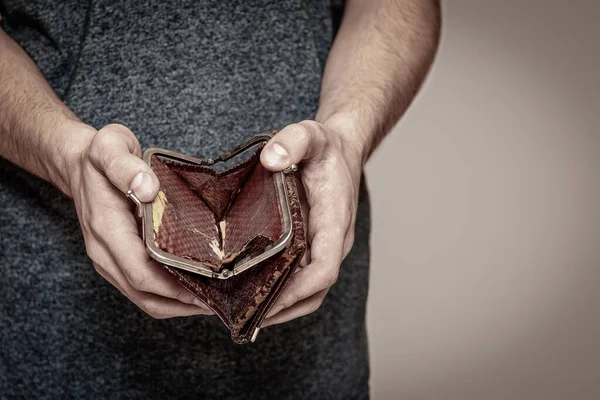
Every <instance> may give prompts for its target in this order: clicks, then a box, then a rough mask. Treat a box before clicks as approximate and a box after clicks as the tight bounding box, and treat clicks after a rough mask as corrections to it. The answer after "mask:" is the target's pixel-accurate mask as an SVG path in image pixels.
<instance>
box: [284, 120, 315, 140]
mask: <svg viewBox="0 0 600 400" xmlns="http://www.w3.org/2000/svg"><path fill="white" fill-rule="evenodd" d="M288 129H289V133H290V136H295V137H297V138H299V139H300V140H308V139H309V137H310V133H309V132H308V129H307V128H306V127H305V126H304V125H302V124H300V123H298V124H292V125H290V126H289V127H288Z"/></svg>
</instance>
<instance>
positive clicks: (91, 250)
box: [85, 243, 100, 271]
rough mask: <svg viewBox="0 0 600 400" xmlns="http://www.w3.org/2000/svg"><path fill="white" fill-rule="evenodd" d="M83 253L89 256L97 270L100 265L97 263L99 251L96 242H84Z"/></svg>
mask: <svg viewBox="0 0 600 400" xmlns="http://www.w3.org/2000/svg"><path fill="white" fill-rule="evenodd" d="M85 253H86V254H87V256H88V257H89V258H90V260H92V262H93V263H94V269H95V270H96V271H98V267H100V265H98V264H99V263H100V252H99V249H98V246H97V245H96V244H88V243H86V244H85Z"/></svg>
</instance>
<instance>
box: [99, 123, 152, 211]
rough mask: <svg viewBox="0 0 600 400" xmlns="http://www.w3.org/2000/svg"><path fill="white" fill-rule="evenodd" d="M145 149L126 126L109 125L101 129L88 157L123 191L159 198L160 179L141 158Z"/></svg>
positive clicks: (148, 199)
mask: <svg viewBox="0 0 600 400" xmlns="http://www.w3.org/2000/svg"><path fill="white" fill-rule="evenodd" d="M141 153H142V150H141V148H140V144H139V142H138V140H137V138H136V137H135V135H134V134H133V133H132V132H131V131H130V130H129V129H128V128H126V127H125V126H123V125H118V124H111V125H107V126H105V127H104V128H102V129H100V130H99V131H98V132H97V133H96V135H95V136H94V139H93V140H92V143H91V144H90V149H89V156H90V159H91V161H92V164H93V165H94V167H96V169H98V170H99V171H100V172H102V173H103V174H104V175H106V177H107V178H108V180H109V181H110V182H111V183H112V184H113V185H114V186H116V187H117V188H118V189H119V190H120V191H121V192H127V190H129V189H132V190H133V193H134V194H135V195H136V196H137V197H138V198H139V199H140V200H141V201H142V202H150V201H152V200H153V199H154V197H156V194H157V192H158V189H159V181H158V178H157V177H156V175H155V174H154V172H153V171H152V170H151V169H150V167H149V166H148V165H147V164H146V163H145V162H144V161H143V160H142V159H141V158H140V156H141Z"/></svg>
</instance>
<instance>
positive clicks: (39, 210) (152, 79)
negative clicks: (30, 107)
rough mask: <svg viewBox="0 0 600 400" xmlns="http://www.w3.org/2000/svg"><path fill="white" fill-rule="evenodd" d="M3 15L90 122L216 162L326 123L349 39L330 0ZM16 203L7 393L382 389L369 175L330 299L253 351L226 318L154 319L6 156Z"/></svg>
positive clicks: (8, 229) (55, 7) (0, 279)
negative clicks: (372, 372) (323, 103)
mask: <svg viewBox="0 0 600 400" xmlns="http://www.w3.org/2000/svg"><path fill="white" fill-rule="evenodd" d="M0 13H1V14H2V17H3V19H2V22H1V24H2V26H3V27H4V28H5V29H6V31H7V32H8V33H9V34H10V35H11V36H12V37H13V38H14V39H15V40H16V41H17V42H18V43H19V44H20V45H21V46H22V47H23V48H24V49H25V50H26V51H27V52H28V53H29V55H30V56H31V57H32V58H33V59H34V61H35V62H36V63H37V64H38V66H39V68H40V69H41V71H42V72H43V73H44V75H45V76H46V77H47V79H48V81H49V82H50V84H51V85H52V87H53V88H54V89H55V90H56V92H57V93H58V95H59V96H60V97H61V98H62V99H63V101H64V102H65V103H66V104H67V105H68V106H69V107H70V108H71V109H72V110H73V111H74V112H75V113H76V114H77V115H78V116H79V117H80V118H82V119H83V120H84V121H86V122H87V123H89V124H91V125H93V126H95V127H97V128H99V127H102V126H103V125H105V124H108V123H112V122H118V123H122V124H124V125H127V126H128V127H129V128H131V129H132V131H133V132H134V133H135V134H136V135H137V136H138V138H139V140H140V143H141V144H142V147H143V148H146V147H151V146H157V147H164V148H169V149H172V150H175V151H179V152H184V153H186V154H190V155H194V156H198V157H209V156H212V155H215V154H220V153H222V152H223V151H224V150H226V149H228V148H230V147H232V146H233V145H236V144H238V143H239V142H241V141H243V140H244V139H246V138H248V137H250V136H251V135H253V134H254V133H257V132H261V131H265V130H269V129H273V128H281V127H283V126H285V125H286V124H288V123H292V122H296V121H299V120H302V119H310V118H312V117H313V116H314V113H315V111H316V108H317V105H318V99H319V97H318V96H319V86H320V80H321V73H322V69H323V66H324V62H325V58H326V56H327V52H328V50H329V46H330V42H331V36H332V28H331V20H330V13H329V2H328V1H327V0H246V1H243V0H235V1H223V0H200V1H192V0H190V1H116V0H90V1H79V0H67V1H52V0H37V1H29V0H0ZM1 104H2V100H1V99H0V107H1ZM0 203H1V204H2V209H3V210H2V211H1V212H0V266H1V268H2V271H1V273H0V287H1V288H2V289H1V290H0V335H1V338H2V340H1V342H0V397H1V398H4V397H6V398H11V397H30V398H33V397H35V398H72V397H77V398H161V399H163V398H170V397H182V398H187V397H190V398H206V399H221V398H223V399H242V398H243V399H271V398H273V399H288V398H289V399H300V398H307V399H317V398H323V399H354V398H356V399H359V398H360V399H362V398H366V397H368V377H369V367H368V352H367V340H366V330H365V306H366V298H367V288H368V263H369V253H368V236H369V206H368V198H367V194H366V190H365V187H364V185H362V188H361V195H360V205H359V212H358V218H357V228H356V243H355V246H354V249H353V250H352V252H351V254H350V255H349V256H348V258H347V259H346V261H345V262H344V264H343V266H342V270H341V273H340V277H339V280H338V282H337V283H336V285H334V287H333V288H332V289H331V290H330V292H329V294H328V295H327V297H326V299H325V301H324V303H323V305H322V306H321V308H320V309H319V310H318V311H317V312H315V313H314V314H311V315H310V316H307V317H303V318H300V319H297V320H294V321H291V322H288V323H286V324H282V325H277V326H272V327H268V328H266V329H264V330H263V331H261V334H260V336H259V338H258V340H257V342H256V343H254V344H250V345H244V346H240V345H236V344H234V343H232V342H231V340H230V339H229V337H228V332H227V330H226V329H225V327H223V326H222V325H221V323H220V321H219V320H218V318H217V317H215V316H210V317H207V316H198V317H188V318H174V319H168V320H154V319H152V318H150V317H148V316H147V315H145V314H144V313H143V312H142V311H140V310H139V309H138V308H137V307H136V306H135V305H134V304H133V303H131V302H130V301H129V300H127V299H126V298H125V297H124V296H122V295H121V294H120V293H119V292H118V290H117V289H115V288H113V287H112V286H111V285H110V284H109V283H108V282H106V281H105V280H104V279H103V278H101V277H100V276H99V275H98V274H97V273H96V272H95V271H94V269H93V267H92V265H91V261H90V260H89V259H88V258H87V256H86V253H85V245H84V242H83V238H82V235H81V231H80V228H79V224H78V222H77V217H76V214H75V211H74V207H73V204H72V202H71V200H70V199H68V198H66V197H65V196H64V195H62V194H61V193H60V192H59V191H58V190H57V189H56V188H54V187H53V186H52V185H50V184H49V183H47V182H44V181H41V180H40V179H37V178H35V177H33V176H32V175H30V174H28V173H27V172H25V171H24V170H22V169H20V168H18V167H16V166H14V165H12V164H10V163H9V162H7V161H6V160H4V159H1V158H0Z"/></svg>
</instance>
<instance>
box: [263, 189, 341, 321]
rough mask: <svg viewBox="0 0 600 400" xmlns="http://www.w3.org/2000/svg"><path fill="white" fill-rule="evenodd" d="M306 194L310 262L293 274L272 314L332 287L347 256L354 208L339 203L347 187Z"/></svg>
mask: <svg viewBox="0 0 600 400" xmlns="http://www.w3.org/2000/svg"><path fill="white" fill-rule="evenodd" d="M341 182H343V181H341ZM307 195H308V202H309V206H310V213H309V218H308V227H309V235H308V240H309V242H310V252H311V253H310V255H311V262H310V264H309V265H307V266H306V267H305V268H302V269H301V270H300V271H299V272H298V273H296V274H294V275H293V276H292V278H291V279H290V283H289V284H288V286H287V287H286V289H285V290H284V291H283V293H282V294H281V297H280V298H279V300H278V301H277V304H276V305H275V306H274V307H273V313H272V314H271V315H274V314H275V313H276V312H277V311H279V310H281V309H283V308H288V307H291V306H292V305H293V304H294V303H296V302H298V301H301V300H303V299H305V298H307V297H309V296H312V295H313V294H315V293H317V292H319V291H321V290H323V289H325V288H328V287H330V286H332V285H333V284H334V283H335V282H336V280H337V276H338V273H339V267H340V264H341V262H342V259H343V258H344V256H345V246H344V245H345V242H346V237H347V233H348V226H349V224H350V222H351V220H352V217H351V216H352V211H351V206H350V203H348V204H346V205H344V203H340V199H345V198H347V197H348V196H347V195H345V193H344V189H343V188H337V189H336V188H333V189H331V188H327V190H324V191H323V192H322V193H311V191H310V190H309V191H308V192H307ZM336 199H337V200H336Z"/></svg>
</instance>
